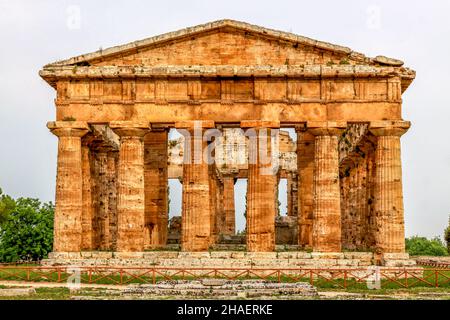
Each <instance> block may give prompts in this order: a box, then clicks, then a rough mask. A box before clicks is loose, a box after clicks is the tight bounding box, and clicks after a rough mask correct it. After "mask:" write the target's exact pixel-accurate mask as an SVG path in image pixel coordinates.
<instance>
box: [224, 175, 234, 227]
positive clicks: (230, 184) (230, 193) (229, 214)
mask: <svg viewBox="0 0 450 320" xmlns="http://www.w3.org/2000/svg"><path fill="white" fill-rule="evenodd" d="M223 207H224V211H225V231H226V234H229V235H233V234H234V233H235V229H236V224H235V207H234V177H233V176H224V177H223Z"/></svg>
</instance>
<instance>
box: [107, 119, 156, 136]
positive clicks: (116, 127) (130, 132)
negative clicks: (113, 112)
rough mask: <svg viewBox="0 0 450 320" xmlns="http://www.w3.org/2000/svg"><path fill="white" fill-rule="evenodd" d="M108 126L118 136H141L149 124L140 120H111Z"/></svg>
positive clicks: (148, 129) (145, 132) (147, 129)
mask: <svg viewBox="0 0 450 320" xmlns="http://www.w3.org/2000/svg"><path fill="white" fill-rule="evenodd" d="M109 127H110V128H111V129H112V130H113V131H114V132H115V133H116V134H117V135H119V136H120V137H143V136H145V135H146V134H147V133H148V132H149V131H150V124H149V123H148V122H141V121H111V122H110V123H109Z"/></svg>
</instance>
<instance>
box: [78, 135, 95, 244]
mask: <svg viewBox="0 0 450 320" xmlns="http://www.w3.org/2000/svg"><path fill="white" fill-rule="evenodd" d="M81 165H82V176H83V180H82V189H83V190H82V199H83V200H82V201H83V208H82V214H81V229H82V239H81V250H92V249H93V244H94V242H93V240H94V239H93V228H92V218H93V214H94V210H93V206H92V176H91V150H90V148H89V145H87V144H86V143H82V146H81Z"/></svg>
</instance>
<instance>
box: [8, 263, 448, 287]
mask: <svg viewBox="0 0 450 320" xmlns="http://www.w3.org/2000/svg"><path fill="white" fill-rule="evenodd" d="M204 278H222V279H228V280H236V279H262V280H271V281H276V282H297V281H302V282H309V283H311V284H312V285H317V286H322V287H330V286H331V287H335V288H343V289H345V288H349V287H358V286H361V285H367V284H373V283H377V282H378V283H379V287H380V288H381V287H383V288H391V287H392V288H410V287H414V286H426V287H448V288H450V268H445V269H444V268H439V269H428V268H420V267H419V268H417V267H415V268H384V267H382V268H377V267H369V268H339V269H338V268H278V269H273V268H191V267H186V268H180V267H176V268H172V267H159V266H155V267H107V266H105V267H103V266H81V267H75V266H52V267H45V266H27V267H25V266H0V280H16V281H45V282H57V283H63V282H68V283H69V282H74V281H78V282H80V283H88V284H112V285H126V284H131V283H141V284H156V283H158V282H160V281H163V280H198V279H204Z"/></svg>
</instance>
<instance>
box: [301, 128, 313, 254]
mask: <svg viewBox="0 0 450 320" xmlns="http://www.w3.org/2000/svg"><path fill="white" fill-rule="evenodd" d="M314 141H315V138H314V136H313V135H312V134H311V133H309V132H307V131H303V130H297V170H298V175H297V177H298V193H297V196H298V215H297V218H298V244H299V245H300V246H312V225H313V205H314V152H315V149H314Z"/></svg>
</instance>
